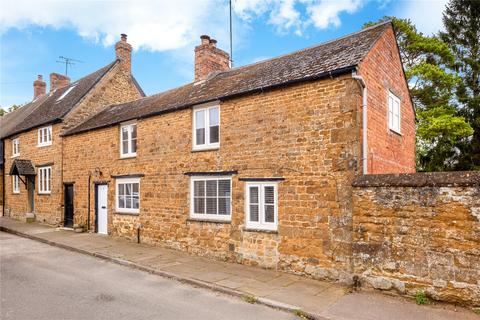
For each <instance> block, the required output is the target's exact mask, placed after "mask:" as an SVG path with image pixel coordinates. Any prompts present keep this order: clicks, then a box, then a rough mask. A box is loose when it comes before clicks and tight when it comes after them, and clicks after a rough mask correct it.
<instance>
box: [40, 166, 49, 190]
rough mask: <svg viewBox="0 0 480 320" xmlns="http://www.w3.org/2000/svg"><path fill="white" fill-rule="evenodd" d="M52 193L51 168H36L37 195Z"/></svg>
mask: <svg viewBox="0 0 480 320" xmlns="http://www.w3.org/2000/svg"><path fill="white" fill-rule="evenodd" d="M51 192H52V167H41V168H38V193H41V194H49V193H51Z"/></svg>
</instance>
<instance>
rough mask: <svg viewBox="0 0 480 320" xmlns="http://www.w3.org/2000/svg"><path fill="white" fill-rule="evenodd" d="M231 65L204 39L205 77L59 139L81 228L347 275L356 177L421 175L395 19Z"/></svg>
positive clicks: (200, 57)
mask: <svg viewBox="0 0 480 320" xmlns="http://www.w3.org/2000/svg"><path fill="white" fill-rule="evenodd" d="M228 58H229V57H228V54H227V53H225V52H224V51H223V50H221V49H219V48H217V46H216V41H215V40H213V39H211V38H210V37H208V36H202V37H201V43H200V44H199V45H198V46H197V47H196V48H195V78H194V79H195V80H194V82H192V83H189V84H186V85H184V86H181V87H178V88H174V89H172V90H169V91H166V92H162V93H159V94H155V95H153V96H149V97H145V98H141V99H137V100H134V101H131V102H127V103H121V104H114V105H111V106H108V107H106V108H104V109H103V110H101V111H100V112H98V113H97V114H95V115H94V116H92V117H90V118H88V119H87V120H86V121H84V122H82V123H80V124H79V125H77V126H75V127H73V128H71V129H69V130H67V131H65V132H64V133H62V134H61V136H62V141H63V142H64V143H63V151H62V152H63V158H62V159H63V164H62V167H63V171H62V179H63V184H64V186H65V188H67V186H71V188H72V190H73V192H72V197H73V201H72V203H73V207H74V215H73V218H74V220H75V222H76V223H80V224H81V223H85V224H87V226H88V228H89V229H90V230H92V231H96V232H98V233H103V234H109V235H113V236H121V237H127V238H131V239H134V240H135V241H141V242H145V243H154V244H160V245H163V246H167V247H171V248H175V249H179V250H184V251H187V252H191V253H195V254H199V255H205V256H209V257H214V258H218V259H223V260H229V261H236V262H239V263H244V264H249V265H258V266H262V267H267V268H276V269H279V270H285V271H289V272H294V273H302V274H309V275H315V276H321V277H325V278H331V279H344V278H345V277H347V276H348V274H349V271H348V270H351V268H352V265H353V260H352V206H353V204H352V203H353V200H352V190H353V188H352V181H353V180H354V178H355V177H356V176H358V175H362V174H364V173H365V174H366V173H408V172H414V171H415V115H414V110H413V107H412V103H411V100H410V96H409V91H408V87H407V83H406V80H405V75H404V71H403V69H402V63H401V60H400V55H399V50H398V47H397V43H396V39H395V35H394V31H393V27H392V24H391V23H390V22H386V23H382V24H379V25H375V26H373V27H370V28H367V29H364V30H362V31H359V32H357V33H354V34H350V35H347V36H345V37H342V38H339V39H335V40H333V41H329V42H326V43H323V44H320V45H318V46H314V47H311V48H307V49H303V50H300V51H297V52H293V53H291V54H287V55H284V56H280V57H278V58H274V59H270V60H266V61H262V62H258V63H255V64H251V65H247V66H244V67H238V68H232V69H230V68H229V63H228ZM58 187H60V186H58ZM9 188H10V187H9ZM66 190H67V189H66ZM7 203H8V200H7ZM57 214H58V211H57Z"/></svg>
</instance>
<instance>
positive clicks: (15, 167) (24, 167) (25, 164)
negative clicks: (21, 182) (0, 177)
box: [9, 159, 36, 176]
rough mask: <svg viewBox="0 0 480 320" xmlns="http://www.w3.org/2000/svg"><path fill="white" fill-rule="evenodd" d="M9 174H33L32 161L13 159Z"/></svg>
mask: <svg viewBox="0 0 480 320" xmlns="http://www.w3.org/2000/svg"><path fill="white" fill-rule="evenodd" d="M9 175H11V176H13V175H16V176H34V175H36V173H35V168H34V167H33V164H32V161H30V160H22V159H15V160H13V163H12V167H11V168H10V172H9Z"/></svg>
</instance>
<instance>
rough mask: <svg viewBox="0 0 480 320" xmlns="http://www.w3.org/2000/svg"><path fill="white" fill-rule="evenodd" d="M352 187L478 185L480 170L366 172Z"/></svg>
mask: <svg viewBox="0 0 480 320" xmlns="http://www.w3.org/2000/svg"><path fill="white" fill-rule="evenodd" d="M352 186H354V187H470V186H480V171H457V172H418V173H402V174H368V175H363V176H358V177H356V178H355V179H354V181H353V183H352Z"/></svg>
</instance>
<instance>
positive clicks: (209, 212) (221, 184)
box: [190, 177, 232, 221]
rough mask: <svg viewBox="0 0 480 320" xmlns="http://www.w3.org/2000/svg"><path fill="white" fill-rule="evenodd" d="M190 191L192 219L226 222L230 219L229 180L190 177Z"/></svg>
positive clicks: (230, 183) (230, 196)
mask: <svg viewBox="0 0 480 320" xmlns="http://www.w3.org/2000/svg"><path fill="white" fill-rule="evenodd" d="M190 190H191V191H190V194H191V196H190V216H191V217H192V218H199V219H211V220H227V221H228V220H230V219H231V211H232V209H231V202H232V192H231V190H232V180H231V178H225V177H192V178H191V186H190Z"/></svg>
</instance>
